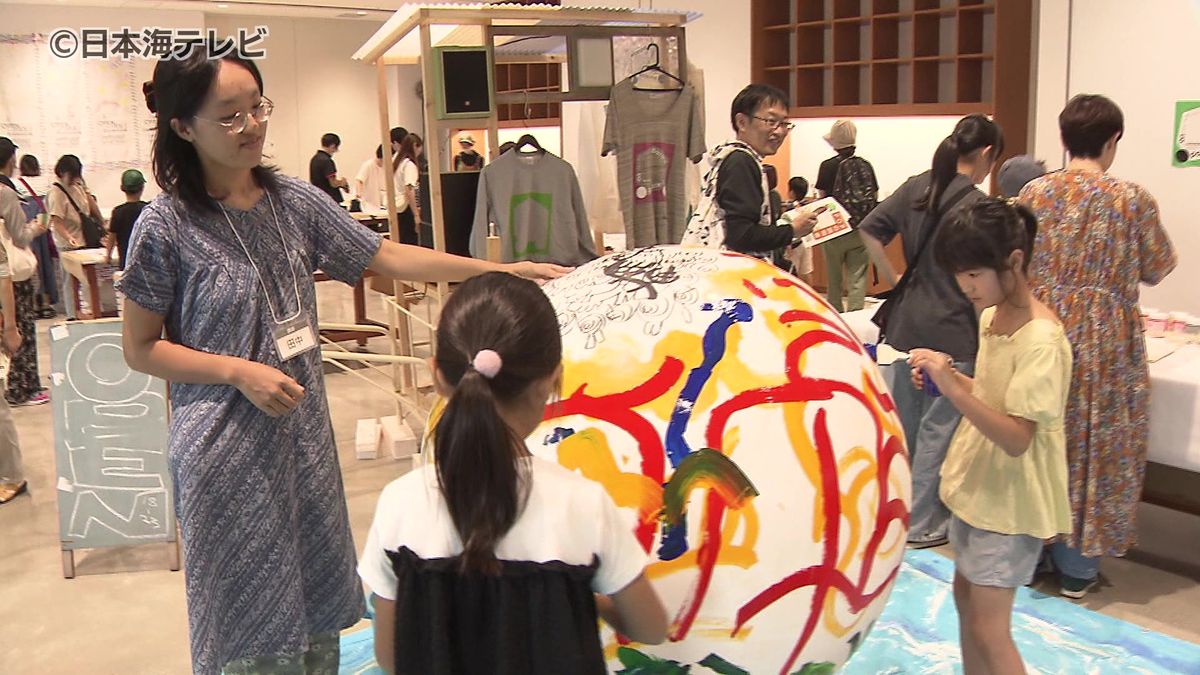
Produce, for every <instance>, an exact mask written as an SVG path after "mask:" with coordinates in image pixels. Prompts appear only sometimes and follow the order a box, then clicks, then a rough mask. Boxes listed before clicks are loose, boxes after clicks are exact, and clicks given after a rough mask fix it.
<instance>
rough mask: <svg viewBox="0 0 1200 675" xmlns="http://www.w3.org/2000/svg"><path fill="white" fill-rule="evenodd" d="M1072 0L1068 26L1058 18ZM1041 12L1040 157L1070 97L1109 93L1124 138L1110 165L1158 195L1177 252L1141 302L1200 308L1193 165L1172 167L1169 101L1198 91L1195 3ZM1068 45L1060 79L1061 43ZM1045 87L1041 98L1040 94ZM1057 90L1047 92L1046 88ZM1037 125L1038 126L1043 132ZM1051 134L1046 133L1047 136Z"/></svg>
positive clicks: (1058, 5) (1114, 4)
mask: <svg viewBox="0 0 1200 675" xmlns="http://www.w3.org/2000/svg"><path fill="white" fill-rule="evenodd" d="M1064 4H1066V5H1070V9H1071V11H1070V16H1069V23H1068V24H1067V26H1069V32H1063V31H1064V28H1065V26H1064V24H1063V21H1062V20H1061V18H1062V13H1063V11H1064V10H1063V7H1062V5H1064ZM1039 15H1040V18H1044V17H1047V15H1050V18H1051V23H1050V26H1051V28H1052V30H1043V33H1042V34H1041V35H1040V36H1039V39H1038V44H1039V48H1040V49H1042V50H1045V51H1048V52H1050V53H1051V55H1052V56H1051V57H1050V58H1047V59H1042V58H1040V56H1041V55H1039V68H1038V80H1039V99H1038V105H1037V109H1038V113H1037V114H1038V122H1039V138H1038V143H1037V146H1036V147H1037V152H1038V156H1039V157H1041V158H1043V159H1053V158H1054V157H1055V155H1054V154H1053V153H1052V152H1051V151H1052V149H1053V146H1054V144H1055V143H1056V142H1057V140H1058V133H1057V126H1056V118H1057V115H1058V111H1059V110H1060V109H1061V108H1062V105H1063V104H1064V103H1065V102H1066V100H1067V99H1068V98H1069V96H1071V95H1074V94H1078V93H1099V94H1104V95H1106V96H1109V97H1110V98H1112V99H1113V100H1114V101H1116V102H1117V104H1118V105H1120V106H1121V109H1122V111H1123V112H1124V113H1125V136H1124V138H1123V139H1122V141H1121V143H1120V146H1119V147H1118V150H1117V160H1116V163H1115V164H1114V165H1113V167H1112V169H1111V173H1112V174H1114V175H1116V176H1120V177H1122V178H1127V179H1129V180H1132V181H1135V182H1137V183H1139V184H1141V185H1142V186H1144V187H1145V188H1146V189H1148V190H1149V191H1150V193H1151V194H1153V195H1154V196H1155V198H1156V199H1157V200H1158V204H1159V208H1160V212H1161V217H1162V221H1163V224H1164V225H1165V226H1166V228H1167V231H1168V233H1169V234H1170V236H1171V239H1172V241H1173V242H1174V244H1175V247H1176V249H1177V251H1178V252H1179V267H1178V268H1176V270H1175V272H1174V273H1172V274H1171V276H1169V277H1167V279H1166V280H1165V281H1164V282H1163V283H1162V284H1160V285H1159V286H1157V287H1154V288H1150V287H1143V289H1142V299H1143V303H1144V304H1146V305H1149V306H1154V307H1157V308H1160V309H1164V310H1182V311H1186V312H1190V313H1192V314H1200V294H1197V293H1196V292H1195V289H1194V287H1193V284H1194V283H1195V281H1194V280H1193V279H1192V278H1191V277H1192V275H1193V273H1194V272H1193V270H1195V269H1196V265H1197V264H1198V263H1200V229H1198V228H1197V227H1196V221H1197V216H1198V215H1200V207H1198V206H1197V202H1196V199H1195V193H1196V189H1197V185H1200V181H1198V179H1200V170H1197V169H1194V168H1193V169H1179V168H1175V167H1173V166H1172V165H1171V156H1170V152H1171V147H1172V144H1171V135H1172V133H1173V132H1174V128H1173V114H1174V109H1175V102H1176V101H1177V100H1195V99H1198V98H1200V70H1198V69H1197V68H1196V49H1195V46H1194V45H1195V36H1196V35H1197V34H1198V33H1200V1H1197V0H1155V2H1154V3H1152V4H1151V3H1147V4H1145V5H1144V6H1142V5H1139V6H1138V9H1137V11H1134V9H1133V6H1132V5H1131V4H1129V3H1127V2H1122V1H1120V0H1087V2H1080V1H1078V0H1077V1H1076V2H1073V3H1068V2H1067V0H1043V1H1042V7H1041V8H1040V12H1039ZM1066 44H1069V45H1070V50H1069V54H1068V55H1067V56H1068V67H1067V68H1066V69H1065V70H1066V77H1065V78H1064V77H1063V76H1062V74H1061V73H1062V72H1063V70H1064V69H1063V67H1062V61H1063V59H1062V54H1061V47H1060V45H1066ZM1043 89H1045V90H1046V96H1045V98H1042V96H1041V95H1040V93H1041V91H1042V90H1043ZM1055 90H1057V91H1061V92H1062V93H1061V95H1059V96H1057V97H1055V96H1053V95H1052V94H1053V92H1054V91H1055ZM1043 130H1044V131H1043ZM1051 139H1053V140H1051Z"/></svg>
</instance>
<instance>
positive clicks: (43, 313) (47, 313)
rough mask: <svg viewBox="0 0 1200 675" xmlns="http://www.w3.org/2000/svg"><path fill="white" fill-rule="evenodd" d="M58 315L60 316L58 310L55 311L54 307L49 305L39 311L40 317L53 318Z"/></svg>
mask: <svg viewBox="0 0 1200 675" xmlns="http://www.w3.org/2000/svg"><path fill="white" fill-rule="evenodd" d="M56 316H58V312H56V311H54V310H53V309H51V308H49V307H46V308H45V309H41V310H39V311H38V318H39V319H53V318H54V317H56Z"/></svg>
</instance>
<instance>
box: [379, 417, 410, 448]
mask: <svg viewBox="0 0 1200 675" xmlns="http://www.w3.org/2000/svg"><path fill="white" fill-rule="evenodd" d="M380 423H381V425H380V426H382V427H383V447H384V448H386V449H387V451H388V452H391V453H392V457H393V458H395V459H400V458H402V457H408V456H410V455H415V454H416V453H417V435H416V434H414V433H413V430H412V427H410V426H408V422H405V421H404V420H402V419H400V417H399V416H398V415H392V416H390V417H384V418H383V419H381V420H380Z"/></svg>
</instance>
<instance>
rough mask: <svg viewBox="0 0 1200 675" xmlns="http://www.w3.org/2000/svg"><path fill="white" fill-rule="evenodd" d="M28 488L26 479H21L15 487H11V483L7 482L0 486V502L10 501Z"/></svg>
mask: <svg viewBox="0 0 1200 675" xmlns="http://www.w3.org/2000/svg"><path fill="white" fill-rule="evenodd" d="M28 489H29V481H26V480H23V481H21V483H20V485H17V486H16V487H12V484H7V485H5V486H4V487H0V504H7V503H9V502H11V501H12V500H14V499H16V498H17V497H20V496H21V495H22V494H24V493H25V492H27V491H28Z"/></svg>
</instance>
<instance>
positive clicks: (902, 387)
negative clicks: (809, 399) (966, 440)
mask: <svg viewBox="0 0 1200 675" xmlns="http://www.w3.org/2000/svg"><path fill="white" fill-rule="evenodd" d="M1003 151H1004V136H1003V134H1002V133H1001V131H1000V127H999V126H998V125H997V124H996V123H995V122H993V121H992V120H989V119H988V118H987V117H984V116H983V115H968V116H967V117H964V118H962V119H961V120H959V121H958V124H957V125H955V127H954V132H953V133H952V134H950V135H949V136H947V137H946V139H945V140H943V141H942V142H941V144H940V145H939V146H938V148H937V151H936V152H935V153H934V155H933V166H932V168H931V169H930V170H929V171H926V172H925V173H922V174H920V175H917V176H913V177H912V178H909V179H908V180H907V181H905V183H904V184H903V185H901V186H900V188H899V189H897V190H896V191H895V192H894V193H892V195H891V196H890V197H888V198H887V199H885V200H884V201H883V202H881V203H880V204H879V206H877V207H876V208H875V209H874V210H873V211H871V213H870V214H868V215H867V217H866V218H863V221H862V224H860V225H859V233H860V234H862V238H863V242H864V243H865V244H866V247H867V252H868V253H869V254H870V255H871V258H872V260H873V261H874V262H875V266H876V269H878V270H879V273H880V275H881V276H882V277H883V278H884V279H885V280H887V281H888V282H889V283H890V284H892V286H896V285H897V279H896V273H895V272H894V271H893V270H892V266H891V264H890V263H889V262H888V259H887V256H886V254H885V253H884V249H883V247H884V246H886V245H887V244H888V243H889V242H891V240H892V239H893V238H894V237H895V236H896V235H900V237H901V239H902V241H903V244H904V259H905V264H906V267H907V270H908V271H906V272H905V277H904V280H903V283H902V284H901V287H900V289H898V294H897V297H895V298H894V299H891V300H889V302H888V304H887V309H888V314H887V321H886V330H884V331H883V333H884V338H886V341H887V343H888V344H890V345H892V346H893V347H895V348H896V349H899V350H901V351H909V350H911V349H913V348H916V347H927V348H930V349H936V350H938V351H939V352H943V353H945V354H949V355H950V356H951V357H952V358H953V359H954V364H955V368H957V369H958V371H959V372H963V373H966V374H968V375H969V374H970V373H971V372H972V370H973V368H974V366H973V364H974V361H975V352H976V350H977V348H978V337H977V333H978V328H977V327H978V323H977V319H976V316H977V315H976V311H975V308H974V307H972V306H971V302H970V300H968V299H967V297H966V296H965V295H963V292H962V291H961V290H960V289H959V288H958V285H957V284H955V283H954V278H953V277H952V276H951V275H950V274H948V273H946V272H945V271H944V270H942V269H941V268H940V267H939V266H938V265H937V264H936V263H935V262H934V259H933V255H931V254H932V252H933V251H932V249H933V247H932V246H931V245H930V244H932V242H933V239H932V237H933V236H934V234H935V233H936V232H937V230H938V229H939V228H941V227H945V223H947V222H949V221H950V220H951V219H953V218H954V215H955V213H956V211H957V210H964V209H967V208H970V206H971V205H973V204H975V203H976V202H978V201H980V200H982V199H984V198H985V197H986V195H984V193H983V192H980V191H979V190H977V189H975V186H976V185H978V184H979V183H981V182H983V179H984V177H985V176H987V175H988V174H989V173H991V170H992V167H993V166H994V165H995V163H996V158H997V157H999V156H1000V154H1001V153H1002V152H1003ZM881 370H882V371H883V375H884V378H885V379H886V380H887V382H888V386H889V387H890V388H891V392H892V397H893V398H894V399H895V402H896V412H897V414H899V415H900V421H901V422H902V423H903V425H904V433H905V436H906V440H907V441H908V450H909V453H910V456H911V458H912V480H913V497H912V514H911V517H910V521H909V530H908V542H909V545H910V546H911V547H913V548H927V547H931V546H941V545H942V544H945V543H946V541H947V529H948V527H949V523H950V512H949V511H948V510H947V509H946V506H945V504H943V503H942V501H941V499H939V497H938V484H939V481H940V479H939V477H938V476H939V472H940V470H941V467H942V461H943V459H945V457H946V449H947V447H949V445H950V436H951V434H953V433H954V429H955V427H957V426H958V421H959V419H960V417H961V416H960V415H959V413H958V411H957V410H956V409H955V408H954V406H952V405H950V404H949V403H948V402H947V401H946V400H945V399H944V398H941V397H934V396H928V395H925V394H924V393H922V392H914V391H912V388H911V387H910V386H908V382H909V380H910V379H911V368H910V367H909V364H908V363H906V362H904V361H897V362H896V363H893V364H891V365H886V366H882V367H881Z"/></svg>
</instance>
